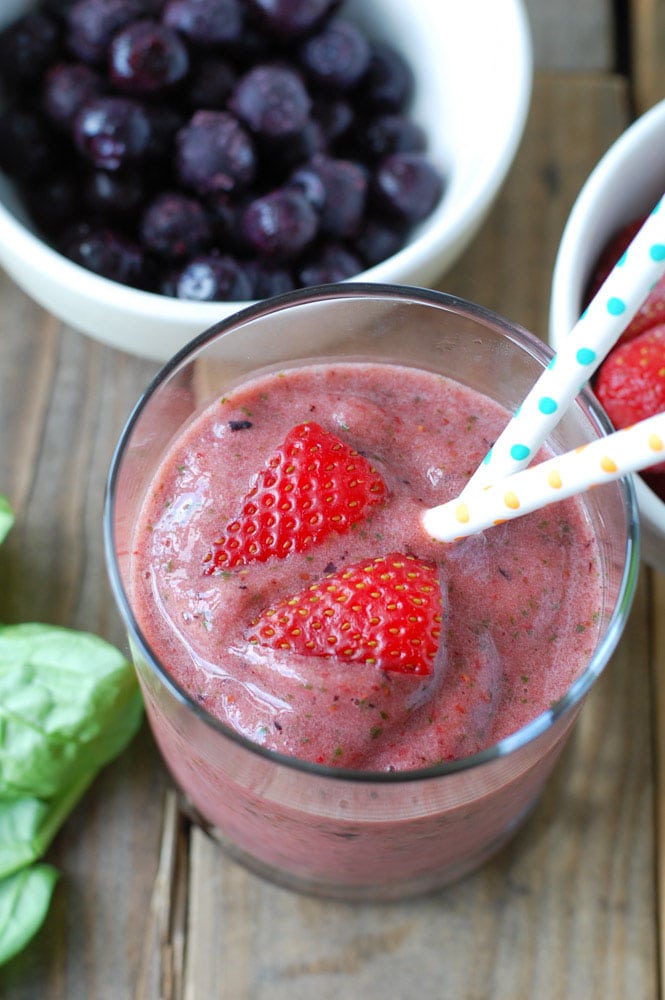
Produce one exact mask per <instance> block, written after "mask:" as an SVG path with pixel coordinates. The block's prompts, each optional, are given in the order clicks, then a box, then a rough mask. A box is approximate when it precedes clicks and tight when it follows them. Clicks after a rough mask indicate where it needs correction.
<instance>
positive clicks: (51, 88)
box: [41, 63, 105, 132]
mask: <svg viewBox="0 0 665 1000" xmlns="http://www.w3.org/2000/svg"><path fill="white" fill-rule="evenodd" d="M104 89H105V87H104V82H103V80H102V78H101V76H100V75H99V73H97V72H96V71H95V70H94V69H92V68H91V67H90V66H86V65H85V64H83V63H56V64H55V65H54V66H52V67H51V69H50V70H48V72H47V73H46V74H45V76H44V80H43V84H42V98H41V107H42V109H43V111H44V114H45V115H46V117H47V118H48V119H49V121H50V122H51V124H52V125H54V126H55V127H56V128H59V129H63V130H64V131H66V132H69V131H70V130H71V128H72V125H73V123H74V119H75V118H76V115H77V114H78V112H79V111H80V110H81V108H82V107H83V105H84V104H86V103H87V102H88V101H90V100H92V99H93V98H95V97H100V96H102V94H103V93H104Z"/></svg>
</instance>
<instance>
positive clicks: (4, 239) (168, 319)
mask: <svg viewBox="0 0 665 1000" xmlns="http://www.w3.org/2000/svg"><path fill="white" fill-rule="evenodd" d="M37 3H38V0H9V2H8V0H3V2H2V4H0V7H1V9H0V27H2V26H4V25H5V24H7V23H9V22H10V21H11V20H12V19H13V18H14V17H16V16H18V15H19V14H21V13H22V12H25V11H26V10H28V9H29V8H31V7H33V6H35V5H36V4H37ZM343 9H344V11H345V12H347V13H348V14H349V16H351V17H353V18H354V19H356V20H357V21H358V23H361V24H362V25H364V26H365V27H366V28H367V29H368V30H369V32H370V33H371V35H372V36H373V37H375V38H384V39H387V40H389V41H391V42H392V44H394V45H395V46H396V47H397V48H399V49H400V51H401V52H402V53H403V54H404V56H405V57H406V58H407V59H408V60H409V62H410V64H411V66H412V68H413V70H414V72H415V74H416V95H415V99H414V104H413V109H412V115H413V117H414V118H415V119H416V120H417V121H418V122H420V123H421V125H423V127H424V128H425V130H426V133H427V136H428V155H429V157H430V158H431V160H432V161H433V162H434V163H435V164H437V165H438V166H439V167H440V169H441V170H442V172H443V174H444V175H445V177H446V179H447V186H446V190H445V193H444V197H443V199H442V201H441V203H440V205H439V206H438V208H437V209H436V210H435V211H434V212H433V214H432V215H431V216H430V217H429V218H428V219H427V220H426V221H425V222H424V223H422V224H421V225H420V227H419V228H417V229H416V230H415V231H414V232H413V234H412V235H411V238H410V240H409V242H408V243H407V245H406V246H404V247H403V249H402V250H400V251H399V252H398V253H396V254H395V255H393V256H392V257H390V258H388V259H387V260H385V261H382V262H381V263H380V264H378V265H376V266H375V267H372V268H371V269H369V270H366V271H363V272H362V273H361V274H359V275H356V276H354V279H353V280H360V281H381V282H398V283H405V284H421V285H427V284H430V283H432V282H433V281H435V280H436V279H437V278H438V277H439V276H440V275H441V274H442V273H443V272H444V271H445V269H446V268H448V267H449V266H450V265H451V264H452V263H453V261H454V260H455V259H456V258H457V257H458V256H459V255H460V253H461V252H462V251H463V249H464V248H465V247H466V245H467V244H468V242H469V241H470V240H471V238H472V237H473V235H474V234H475V233H476V231H477V230H478V228H479V226H480V225H481V223H482V221H483V219H484V218H485V216H486V214H487V212H488V210H489V208H490V206H491V204H492V202H493V200H494V197H495V195H496V194H497V192H498V190H499V188H500V186H501V183H502V182H503V180H504V178H505V175H506V173H507V171H508V168H509V167H510V165H511V163H512V160H513V157H514V155H515V152H516V150H517V147H518V144H519V141H520V139H521V136H522V131H523V128H524V124H525V120H526V115H527V111H528V106H529V100H530V95H531V79H532V63H531V42H530V34H529V29H528V22H527V18H526V14H525V11H524V7H523V3H522V0H492V2H491V3H488V2H487V0H464V2H463V3H460V2H459V0H418V2H417V3H415V4H414V3H404V0H347V2H346V4H345V6H344V8H343ZM0 264H1V265H3V266H4V267H5V269H6V270H7V272H8V273H9V274H10V276H11V277H12V278H13V279H14V280H15V281H16V283H17V284H18V285H20V286H21V287H22V288H23V289H24V290H25V291H26V292H27V293H28V294H29V295H30V296H32V298H34V299H35V300H36V301H37V302H39V303H40V304H41V305H43V306H44V307H45V308H46V309H48V310H49V311H51V312H52V313H54V314H55V315H56V316H58V317H59V318H60V319H62V320H64V321H65V322H66V323H68V324H70V325H71V326H73V327H75V328H77V329H78V330H81V331H83V332H84V333H86V334H88V335H90V336H91V337H94V338H95V339H97V340H100V341H103V342H104V343H107V344H111V345H113V346H114V347H117V348H120V349H122V350H126V351H130V352H132V353H134V354H138V355H141V356H144V357H148V358H151V359H154V360H157V361H164V360H166V359H167V358H169V357H170V356H171V355H172V354H173V353H174V352H175V351H176V350H178V349H179V348H180V347H181V346H183V345H184V344H185V343H186V342H187V341H188V340H190V339H191V337H193V336H194V335H196V334H198V333H200V332H201V331H202V330H205V329H207V328H208V327H210V326H212V325H213V323H216V322H217V321H218V320H221V319H223V318H225V317H226V316H228V315H230V314H232V313H234V312H236V311H237V310H238V309H240V308H242V307H243V306H245V305H247V304H248V303H246V302H231V303H194V302H187V301H182V300H176V299H172V298H168V297H166V296H162V295H155V294H152V293H149V292H143V291H138V290H136V289H132V288H129V287H126V286H123V285H120V284H117V283H115V282H112V281H109V280H107V279H105V278H101V277H99V276H97V275H95V274H93V273H92V272H90V271H86V270H85V269H83V268H81V267H79V266H78V265H76V264H74V263H72V262H71V261H69V260H67V259H66V258H64V257H63V256H62V255H60V254H58V253H56V252H55V251H54V250H52V249H51V248H50V247H48V246H47V245H46V244H45V243H44V242H43V241H42V240H40V239H39V238H38V237H37V236H36V235H35V233H34V232H33V230H32V229H31V228H30V225H29V223H28V221H27V219H26V216H25V213H24V212H22V210H21V206H20V204H19V203H18V201H17V199H16V196H15V194H14V192H13V189H12V186H11V184H9V183H8V182H7V180H6V178H3V177H2V175H1V174H0Z"/></svg>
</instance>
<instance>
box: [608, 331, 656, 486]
mask: <svg viewBox="0 0 665 1000" xmlns="http://www.w3.org/2000/svg"><path fill="white" fill-rule="evenodd" d="M596 395H597V396H598V399H599V400H600V402H601V403H602V404H603V406H604V407H605V409H606V410H607V414H608V416H609V418H610V420H611V421H612V423H613V424H614V426H615V427H618V428H621V427H630V425H631V424H634V423H637V421H638V420H644V419H645V418H646V417H651V416H653V415H654V414H656V413H662V412H663V410H665V324H661V325H660V326H655V327H652V328H651V329H649V330H645V332H644V333H641V334H640V335H639V336H638V337H634V338H633V339H632V340H630V341H628V342H626V343H622V344H618V345H617V346H616V347H615V348H614V350H612V351H610V353H609V354H608V356H607V357H606V358H605V361H604V362H603V363H602V365H601V366H600V368H599V370H598V379H597V382H596ZM651 471H652V472H655V471H659V472H663V471H665V463H662V462H661V463H659V464H658V465H655V466H653V468H652V469H651Z"/></svg>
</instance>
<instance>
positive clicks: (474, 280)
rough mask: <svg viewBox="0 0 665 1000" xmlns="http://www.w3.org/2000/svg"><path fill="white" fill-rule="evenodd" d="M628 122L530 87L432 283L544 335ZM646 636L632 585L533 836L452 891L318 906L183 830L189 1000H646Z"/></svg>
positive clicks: (576, 99)
mask: <svg viewBox="0 0 665 1000" xmlns="http://www.w3.org/2000/svg"><path fill="white" fill-rule="evenodd" d="M626 116H627V97H626V88H625V85H624V84H623V83H622V82H621V81H617V80H614V79H610V80H606V79H601V78H597V77H595V76H590V77H588V78H587V77H585V78H580V79H575V80H574V81H570V80H566V79H564V78H561V77H559V76H555V75H551V76H550V75H547V76H544V77H539V79H538V81H537V84H536V89H535V94H534V104H533V109H532V114H531V116H530V120H529V125H528V128H527V134H526V136H525V141H524V144H523V147H522V149H521V151H520V154H519V156H518V159H517V162H516V164H515V167H514V169H513V170H512V171H511V175H510V177H509V179H508V182H507V184H506V187H505V189H504V191H503V192H502V195H501V198H500V199H499V201H498V203H497V205H496V207H495V209H494V211H493V212H492V213H491V216H490V218H489V219H488V222H487V225H486V226H485V227H484V229H483V231H482V233H481V234H479V236H478V238H477V239H476V240H475V241H474V244H473V245H472V246H471V247H470V248H469V250H468V252H467V253H466V254H465V257H464V260H463V261H462V262H460V264H459V265H458V267H456V268H455V269H454V270H453V271H452V272H451V273H450V274H449V275H448V276H446V278H445V279H444V280H443V281H442V282H441V286H442V287H445V288H447V289H449V290H451V291H454V292H455V293H457V294H463V295H466V297H468V298H472V299H476V300H477V301H480V302H482V303H484V304H485V305H488V306H490V307H492V308H495V309H498V310H499V311H501V312H503V313H505V314H506V315H509V316H511V317H513V318H516V319H518V320H520V321H521V322H523V323H525V325H528V326H531V327H532V328H534V329H540V330H541V331H542V330H544V324H545V319H546V315H547V301H548V297H549V277H550V274H551V266H552V261H553V253H554V250H555V248H556V244H557V242H558V238H559V233H560V231H561V229H562V228H563V223H564V221H565V217H566V215H567V212H568V210H569V207H570V204H571V203H572V200H573V198H574V196H575V194H576V192H577V189H578V187H579V185H580V184H581V182H582V180H583V179H584V177H585V176H586V174H587V172H588V170H589V169H590V167H591V166H592V165H593V163H594V162H595V160H596V159H597V157H598V155H599V153H600V152H601V151H602V148H604V146H605V145H606V144H607V143H608V142H609V141H610V140H611V138H612V137H613V136H614V135H616V134H617V133H618V132H619V131H620V130H621V128H622V127H623V125H624V123H625V121H626ZM648 622H649V604H648V598H647V592H646V588H645V586H644V584H643V583H642V584H641V586H640V589H639V593H638V597H637V600H636V604H635V608H634V611H633V614H632V616H631V620H630V623H629V626H628V631H627V635H626V636H625V639H624V642H623V644H622V646H621V648H620V650H619V651H618V652H617V654H616V656H615V657H614V659H613V662H612V663H611V665H610V667H609V668H608V670H607V672H606V674H605V675H604V677H603V678H602V679H601V681H600V683H599V684H598V685H597V687H596V688H595V690H594V691H593V692H592V694H591V696H590V698H589V700H588V703H587V705H586V706H585V709H584V712H583V714H582V717H581V719H580V724H579V726H578V728H577V730H576V733H575V735H574V738H573V740H572V742H571V743H570V745H569V746H568V748H567V750H566V751H565V753H564V755H563V758H562V760H561V761H560V763H559V765H558V767H557V769H556V771H555V774H554V776H553V779H552V781H551V782H550V783H549V785H548V787H547V789H546V792H545V794H544V797H543V799H542V801H541V803H540V805H539V806H538V808H537V809H536V811H535V813H534V814H533V816H532V817H531V820H530V822H529V823H528V825H527V826H526V827H525V828H524V829H523V831H522V832H521V833H520V834H519V835H518V836H517V838H516V839H515V840H514V841H513V842H512V843H511V844H510V845H509V846H508V848H507V849H505V850H504V851H503V852H502V853H501V854H500V855H499V856H498V857H497V858H496V859H494V860H493V861H492V862H490V864H488V865H487V866H486V867H485V868H483V869H482V870H481V871H480V872H478V873H476V874H475V875H473V876H471V877H470V878H468V879H466V880H465V881H463V882H461V883H459V884H458V885H455V886H453V887H451V888H449V889H448V890H446V891H444V892H440V893H436V894H433V895H431V896H427V897H425V898H421V899H417V900H410V901H404V902H400V903H395V904H388V905H386V904H382V905H373V904H361V905H347V904H343V903H337V902H330V901H320V900H316V899H310V898H306V897H302V896H298V895H296V894H293V893H290V892H287V891H285V890H282V889H280V888H277V887H275V886H272V885H269V884H267V883H264V882H262V881H261V880H259V879H257V878H256V877H254V876H253V875H251V874H249V873H247V872H245V871H244V870H243V869H242V868H240V867H238V866H237V865H236V864H235V863H233V862H231V861H229V860H228V859H226V858H225V857H224V856H223V854H222V853H221V851H220V850H219V849H218V848H217V847H216V845H214V844H213V843H211V842H210V841H209V840H208V839H207V838H206V837H205V836H204V835H203V834H201V833H200V832H199V831H193V833H192V839H191V869H190V891H189V928H188V931H189V932H188V937H187V947H186V955H185V978H184V997H185V1000H207V998H208V997H211V996H214V997H215V998H219V1000H250V998H251V1000H268V998H270V1000H286V998H289V1000H309V998H310V997H312V996H316V997H318V998H321V1000H328V998H330V1000H333V998H337V997H358V996H362V997H364V998H365V1000H379V998H381V1000H384V998H385V997H386V996H389V997H402V996H411V995H412V994H413V991H414V984H415V985H416V987H417V992H418V995H419V996H420V997H422V998H424V1000H430V998H431V1000H435V998H436V1000H438V998H440V997H442V996H464V997H468V998H474V1000H476V998H477V1000H480V998H482V1000H505V998H506V997H528V996H539V997H543V998H545V1000H564V998H565V1000H576V998H584V1000H589V998H590V1000H596V998H597V1000H624V998H625V997H626V996H635V997H640V1000H655V998H656V997H657V996H658V977H657V972H656V969H657V956H656V933H655V927H654V921H653V915H654V911H653V902H654V898H653V867H652V863H653V850H654V840H653V799H652V794H651V784H650V780H651V777H652V762H651V744H650V740H651V724H650V707H649V693H648V668H649V649H648V642H647V639H646V637H647V635H648ZM414 977H415V979H414Z"/></svg>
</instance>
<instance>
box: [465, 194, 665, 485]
mask: <svg viewBox="0 0 665 1000" xmlns="http://www.w3.org/2000/svg"><path fill="white" fill-rule="evenodd" d="M664 272H665V197H663V198H661V200H660V201H659V202H658V204H657V205H656V207H655V208H654V209H653V211H652V212H651V214H650V215H649V217H648V219H647V220H646V221H645V223H644V225H643V226H642V228H641V229H640V230H639V232H638V233H637V235H636V236H635V238H634V239H633V241H632V243H631V244H630V246H629V247H628V249H627V250H626V252H625V253H624V254H623V256H622V257H621V259H620V260H619V261H618V262H617V264H616V266H615V267H614V268H613V270H612V271H611V273H610V274H609V275H608V277H607V279H606V280H605V281H604V282H603V284H602V285H601V287H600V289H599V290H598V292H597V294H596V295H595V296H594V298H593V300H592V301H591V302H590V303H589V305H588V307H587V309H586V310H585V311H584V313H583V315H582V316H581V317H580V319H579V320H578V322H577V323H576V324H575V326H574V327H573V329H572V330H571V332H570V335H569V336H568V337H566V339H565V341H564V343H563V345H562V347H561V349H560V350H559V351H558V353H557V354H556V355H555V357H554V358H553V359H552V361H551V362H550V365H549V367H548V368H546V369H545V370H544V371H543V373H542V375H541V376H540V377H539V378H538V380H537V382H536V383H535V385H534V386H533V387H532V389H531V390H530V391H529V393H528V395H527V397H526V398H525V400H524V402H523V403H522V405H521V406H520V408H519V409H518V411H517V412H516V413H515V415H514V416H513V418H512V419H511V420H510V421H509V423H508V425H507V427H506V428H505V430H504V431H503V432H502V433H501V435H500V436H499V438H498V439H497V441H496V442H495V443H494V445H493V447H492V448H491V450H490V451H489V453H488V454H487V455H486V457H485V459H484V461H483V462H482V463H481V465H480V466H479V468H478V469H477V470H476V472H475V473H474V474H473V476H472V477H471V479H470V480H469V482H468V484H467V487H466V488H465V491H464V492H465V493H466V489H473V488H474V487H476V486H481V485H485V484H487V483H491V482H492V481H494V480H496V479H498V478H500V477H503V476H508V475H510V474H511V473H514V472H517V471H518V470H519V469H523V468H524V467H525V466H526V465H528V464H529V462H530V461H531V459H532V458H533V456H534V455H535V453H536V451H537V450H538V448H539V447H540V445H541V444H542V443H543V441H545V439H546V438H547V436H548V435H549V434H550V432H551V431H552V429H553V428H554V427H555V426H556V424H557V423H558V422H559V420H560V418H561V417H562V415H563V413H564V412H565V410H566V409H567V407H568V406H569V405H570V403H571V402H572V401H573V399H574V398H575V396H576V395H577V394H578V392H579V391H580V389H581V388H582V387H583V385H584V384H585V383H586V382H587V381H588V379H589V378H590V377H591V376H592V375H593V373H594V372H595V370H596V368H597V367H598V365H599V364H600V363H601V361H602V360H603V358H604V357H605V356H606V355H607V353H608V351H609V350H610V349H611V348H612V347H613V346H614V344H615V343H616V341H617V340H618V338H619V337H620V335H621V333H622V331H623V330H624V329H625V328H626V326H627V324H628V323H629V322H630V320H631V319H632V318H633V316H634V315H635V313H636V312H637V310H638V309H639V307H640V305H641V304H642V302H643V301H644V299H645V298H646V297H647V295H648V294H649V292H650V291H651V289H652V288H653V286H654V285H655V284H656V282H657V281H658V279H659V278H660V277H662V275H663V273H664Z"/></svg>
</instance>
